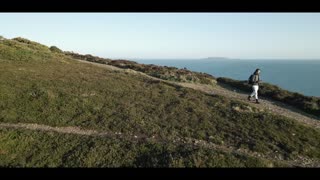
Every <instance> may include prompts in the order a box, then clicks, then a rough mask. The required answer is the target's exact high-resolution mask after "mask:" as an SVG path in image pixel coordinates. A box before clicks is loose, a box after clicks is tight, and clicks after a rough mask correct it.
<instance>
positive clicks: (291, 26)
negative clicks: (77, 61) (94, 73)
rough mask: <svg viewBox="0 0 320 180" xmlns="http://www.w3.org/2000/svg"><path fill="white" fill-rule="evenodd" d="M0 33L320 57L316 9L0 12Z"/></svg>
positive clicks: (64, 45) (143, 54)
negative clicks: (198, 11) (187, 11)
mask: <svg viewBox="0 0 320 180" xmlns="http://www.w3.org/2000/svg"><path fill="white" fill-rule="evenodd" d="M0 35H2V36H4V37H6V38H13V37H17V36H21V37H25V38H28V39H31V40H34V41H37V42H40V43H43V44H45V45H48V46H51V45H56V46H58V47H59V48H61V49H63V50H68V51H75V52H79V53H86V54H93V55H98V56H102V57H109V58H205V57H209V56H223V57H230V58H250V59H253V58H295V59H299V58H300V59H301V58H303V59H305V58H307V59H320V13H0Z"/></svg>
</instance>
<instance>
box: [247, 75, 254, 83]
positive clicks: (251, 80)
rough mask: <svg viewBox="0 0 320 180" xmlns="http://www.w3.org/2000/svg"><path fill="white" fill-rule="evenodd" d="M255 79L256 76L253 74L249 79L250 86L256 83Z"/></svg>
mask: <svg viewBox="0 0 320 180" xmlns="http://www.w3.org/2000/svg"><path fill="white" fill-rule="evenodd" d="M254 78H255V75H254V74H251V75H250V77H249V79H248V84H253V83H254Z"/></svg>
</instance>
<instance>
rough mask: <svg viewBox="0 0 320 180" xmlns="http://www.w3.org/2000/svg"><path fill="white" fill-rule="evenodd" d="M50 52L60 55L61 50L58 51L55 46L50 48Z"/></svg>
mask: <svg viewBox="0 0 320 180" xmlns="http://www.w3.org/2000/svg"><path fill="white" fill-rule="evenodd" d="M49 49H50V51H52V52H55V53H62V50H61V49H59V48H58V47H57V46H51V47H50V48H49Z"/></svg>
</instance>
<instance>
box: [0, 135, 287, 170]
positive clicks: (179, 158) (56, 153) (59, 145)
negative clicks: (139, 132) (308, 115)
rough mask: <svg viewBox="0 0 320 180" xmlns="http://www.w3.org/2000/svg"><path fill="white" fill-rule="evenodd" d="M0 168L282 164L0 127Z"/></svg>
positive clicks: (195, 149) (177, 147) (198, 150)
mask: <svg viewBox="0 0 320 180" xmlns="http://www.w3.org/2000/svg"><path fill="white" fill-rule="evenodd" d="M0 147H1V148H0V166H1V167H269V166H270V165H274V166H283V165H284V164H283V163H277V162H272V161H268V160H261V159H257V158H253V157H249V156H244V155H238V154H234V153H224V152H221V151H215V150H211V149H206V148H198V147H193V146H187V145H175V144H173V143H168V144H160V143H157V142H139V141H128V140H119V139H108V138H101V137H87V136H79V135H68V134H57V133H42V132H35V131H28V130H27V131H20V130H16V131H12V130H6V129H1V130H0Z"/></svg>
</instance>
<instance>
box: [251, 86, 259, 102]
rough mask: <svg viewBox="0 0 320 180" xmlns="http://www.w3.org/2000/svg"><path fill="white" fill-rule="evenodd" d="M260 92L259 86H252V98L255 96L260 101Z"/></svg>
mask: <svg viewBox="0 0 320 180" xmlns="http://www.w3.org/2000/svg"><path fill="white" fill-rule="evenodd" d="M258 90H259V86H258V85H253V86H252V93H251V95H250V97H253V96H254V97H255V98H256V99H258Z"/></svg>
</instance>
